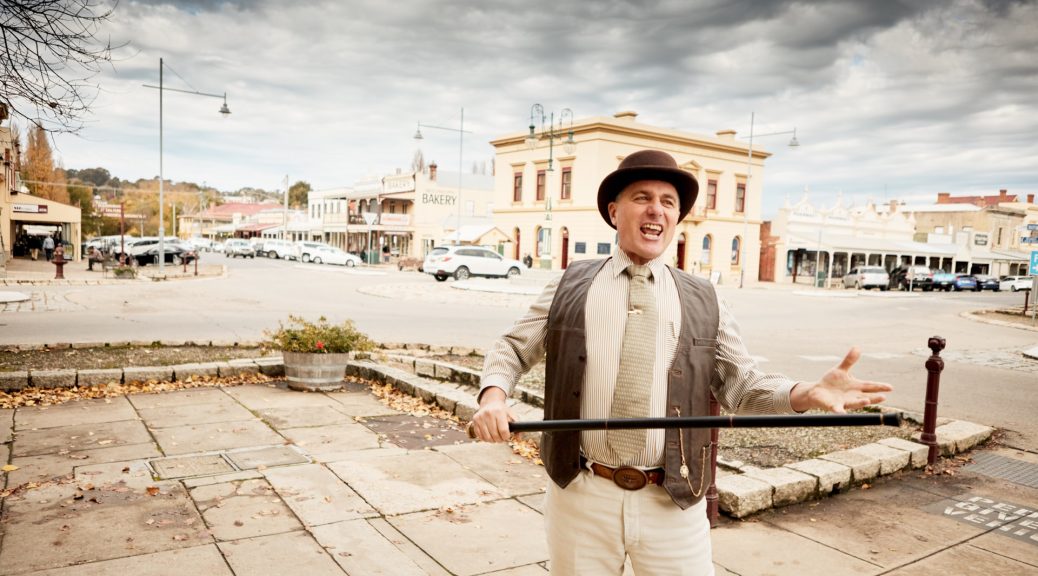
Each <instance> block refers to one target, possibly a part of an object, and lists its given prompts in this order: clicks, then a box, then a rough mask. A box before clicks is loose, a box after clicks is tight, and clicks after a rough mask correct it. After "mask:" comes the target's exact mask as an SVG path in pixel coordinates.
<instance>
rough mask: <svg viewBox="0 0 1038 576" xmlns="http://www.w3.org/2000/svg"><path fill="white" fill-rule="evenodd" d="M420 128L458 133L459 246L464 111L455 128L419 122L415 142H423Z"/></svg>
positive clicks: (456, 236)
mask: <svg viewBox="0 0 1038 576" xmlns="http://www.w3.org/2000/svg"><path fill="white" fill-rule="evenodd" d="M422 128H434V129H436V130H448V131H450V132H457V133H458V224H457V226H455V230H454V243H455V244H461V174H462V172H464V170H463V166H462V157H463V152H464V147H463V146H464V143H465V134H466V133H469V134H471V133H472V132H470V131H468V130H465V109H464V108H462V109H461V121H460V122H459V125H458V127H457V128H445V127H443V126H434V125H432V124H422V123H421V122H419V123H418V128H417V129H416V130H415V131H414V139H415V140H424V137H423V136H422ZM368 248H369V249H370V248H371V246H370V245H369V246H368Z"/></svg>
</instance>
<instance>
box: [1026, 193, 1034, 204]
mask: <svg viewBox="0 0 1038 576" xmlns="http://www.w3.org/2000/svg"><path fill="white" fill-rule="evenodd" d="M1027 203H1028V204H1034V194H1028V195H1027Z"/></svg>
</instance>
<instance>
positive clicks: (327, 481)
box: [263, 464, 378, 526]
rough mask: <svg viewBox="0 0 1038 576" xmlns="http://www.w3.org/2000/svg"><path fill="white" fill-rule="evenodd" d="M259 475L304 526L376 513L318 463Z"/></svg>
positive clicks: (268, 471) (375, 514)
mask: <svg viewBox="0 0 1038 576" xmlns="http://www.w3.org/2000/svg"><path fill="white" fill-rule="evenodd" d="M263 474H264V476H265V477H266V478H267V482H269V483H270V485H271V486H273V487H274V490H275V491H276V492H277V493H278V495H280V496H281V498H282V500H284V501H285V503H286V504H288V507H289V508H291V509H292V511H293V512H295V514H296V517H298V518H299V520H300V521H302V522H303V525H305V526H320V525H322V524H331V523H333V522H342V521H344V520H355V519H357V518H365V517H371V516H377V515H378V513H377V512H375V509H374V508H372V507H371V506H369V505H368V504H367V502H365V501H364V500H362V499H361V498H360V497H359V496H357V493H356V492H354V491H353V490H351V489H350V487H349V486H347V485H346V484H344V483H343V482H342V480H340V479H339V477H338V476H336V475H335V474H333V473H332V472H331V471H330V470H328V469H327V468H325V467H324V466H322V465H320V464H309V465H305V466H290V467H282V468H276V469H273V470H266V471H264V473H263Z"/></svg>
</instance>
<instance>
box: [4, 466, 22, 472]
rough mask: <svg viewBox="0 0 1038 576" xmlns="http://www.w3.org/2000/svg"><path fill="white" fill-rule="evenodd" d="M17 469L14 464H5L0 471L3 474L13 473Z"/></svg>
mask: <svg viewBox="0 0 1038 576" xmlns="http://www.w3.org/2000/svg"><path fill="white" fill-rule="evenodd" d="M17 469H18V467H17V466H15V465H14V464H5V465H4V467H3V468H0V470H2V471H4V472H14V471H15V470H17Z"/></svg>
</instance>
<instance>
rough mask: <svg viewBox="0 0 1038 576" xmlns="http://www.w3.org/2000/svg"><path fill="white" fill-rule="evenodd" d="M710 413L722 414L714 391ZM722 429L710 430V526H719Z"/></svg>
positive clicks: (707, 512) (708, 513)
mask: <svg viewBox="0 0 1038 576" xmlns="http://www.w3.org/2000/svg"><path fill="white" fill-rule="evenodd" d="M710 415H711V416H720V415H721V403H720V402H718V401H717V398H715V397H714V395H713V393H711V394H710ZM720 435H721V434H720V430H718V429H717V428H712V429H711V430H710V486H709V487H708V488H707V489H706V517H707V518H708V519H709V520H710V527H711V528H714V527H716V526H717V518H718V515H719V514H720V512H719V510H718V505H719V501H718V494H717V447H718V445H719V444H720V440H721V438H720Z"/></svg>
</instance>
